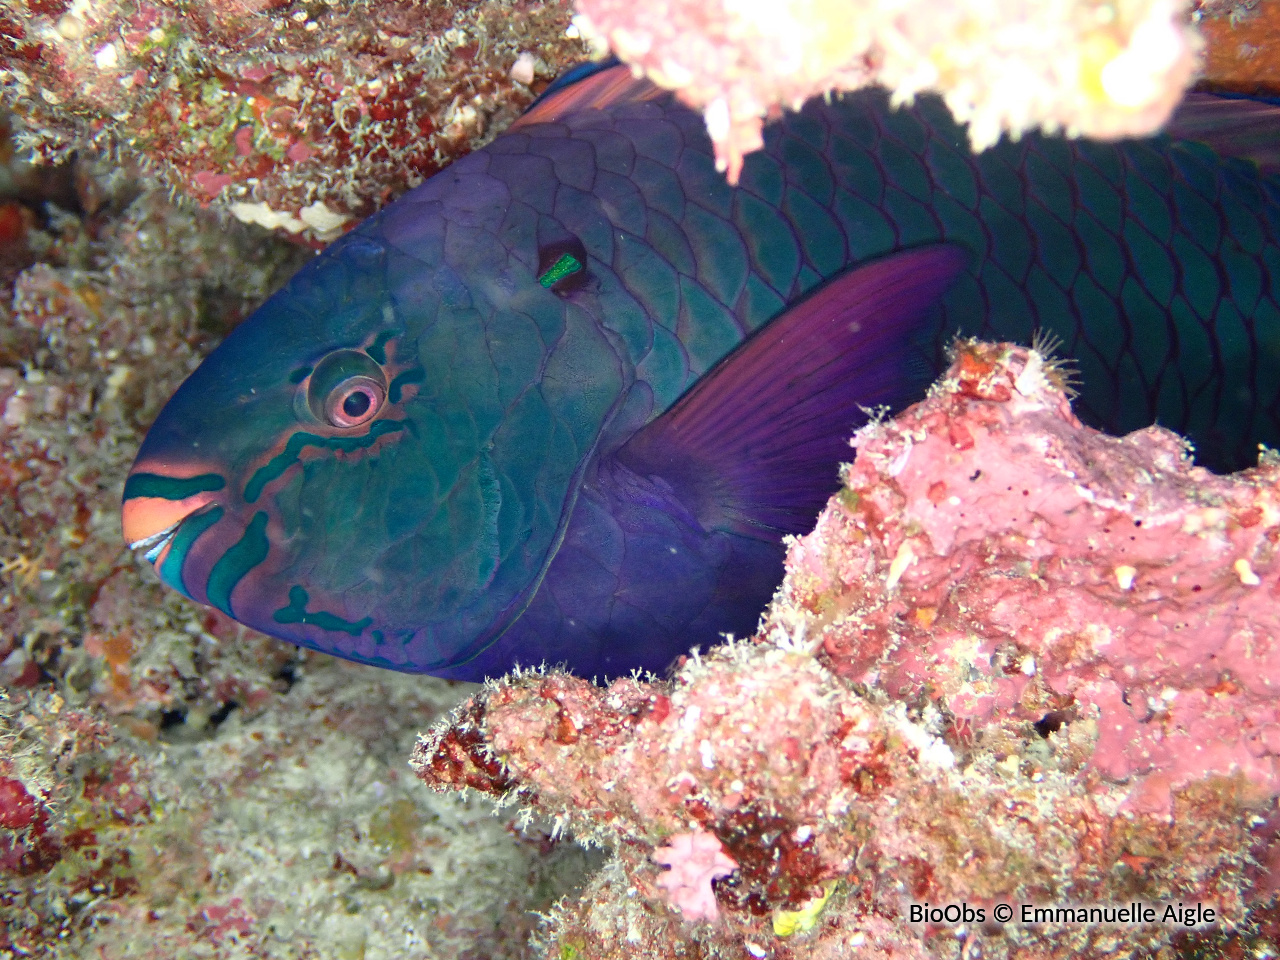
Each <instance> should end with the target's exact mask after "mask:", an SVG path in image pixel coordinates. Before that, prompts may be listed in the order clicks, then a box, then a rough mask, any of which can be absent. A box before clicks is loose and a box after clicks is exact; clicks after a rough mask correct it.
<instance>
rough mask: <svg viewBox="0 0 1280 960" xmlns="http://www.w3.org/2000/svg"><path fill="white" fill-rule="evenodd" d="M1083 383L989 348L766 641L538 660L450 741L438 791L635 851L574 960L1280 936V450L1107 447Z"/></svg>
mask: <svg viewBox="0 0 1280 960" xmlns="http://www.w3.org/2000/svg"><path fill="white" fill-rule="evenodd" d="M1066 380H1067V376H1066V374H1065V373H1064V371H1063V370H1062V369H1061V368H1060V367H1059V365H1057V364H1055V363H1054V362H1053V361H1052V360H1050V359H1048V358H1046V357H1045V356H1044V355H1043V354H1042V353H1040V352H1038V351H1035V350H1029V349H1025V348H1019V347H1012V346H1009V345H990V344H979V343H964V344H960V345H958V347H957V351H956V356H955V361H954V363H953V365H952V366H951V368H950V370H949V371H948V373H947V374H946V375H945V376H944V377H943V379H942V380H940V381H939V382H938V383H937V384H936V385H935V386H934V388H933V389H932V391H931V392H930V395H929V397H928V399H926V400H925V401H923V402H921V403H919V404H917V405H916V406H914V407H912V408H910V409H909V410H907V411H906V412H904V413H903V414H902V415H900V416H898V417H897V418H895V419H893V420H889V421H876V422H873V423H871V424H869V425H868V426H867V427H865V428H863V429H862V430H861V431H860V432H859V433H858V434H857V436H856V437H855V440H854V445H855V446H856V447H857V450H858V454H857V459H856V461H855V463H854V464H853V465H852V466H850V467H849V468H848V469H847V471H846V475H845V484H844V487H843V489H842V490H841V491H840V492H839V494H837V495H836V496H835V497H833V498H832V500H831V501H830V503H829V504H828V506H827V509H826V510H825V512H824V513H823V515H822V517H821V518H820V520H819V522H818V525H817V527H816V529H815V530H814V532H813V533H811V534H810V535H808V536H806V537H803V538H800V539H798V540H796V541H795V542H794V543H793V544H792V545H791V548H790V551H789V555H788V561H787V578H786V580H785V582H784V584H783V587H782V588H781V590H780V592H779V594H778V596H777V598H776V599H775V602H774V604H773V605H772V606H771V608H770V609H769V611H768V612H767V614H766V616H765V620H764V622H763V625H762V627H761V630H760V632H759V634H758V635H757V636H756V637H755V638H753V639H751V640H748V641H735V642H731V643H729V644H727V645H725V646H722V647H719V648H717V649H715V650H713V651H710V652H709V653H708V654H706V655H704V656H698V655H696V654H695V655H693V656H691V657H689V658H687V659H686V660H685V662H684V663H683V664H682V665H681V666H680V667H679V668H678V670H677V672H676V673H675V675H674V676H673V677H672V679H670V680H669V681H665V682H664V681H658V680H652V679H651V680H647V681H646V680H642V679H640V678H630V679H624V680H618V681H616V682H614V683H613V684H612V685H610V686H609V687H608V688H605V689H601V688H597V687H594V686H592V685H591V684H589V683H587V682H585V681H582V680H579V679H577V678H574V677H571V676H566V675H563V674H558V673H554V672H552V673H539V672H526V673H524V674H521V675H518V676H512V677H509V678H507V679H506V680H503V681H501V682H498V683H496V684H491V685H489V686H487V687H485V688H484V689H483V690H482V691H481V692H480V693H478V694H477V695H476V696H475V697H473V698H472V699H471V700H470V701H468V702H467V703H466V704H464V705H462V706H461V707H460V708H459V709H458V711H457V712H456V713H455V714H454V716H453V717H452V718H451V719H450V720H449V721H447V722H445V723H441V724H438V725H437V726H436V727H435V728H434V729H433V730H432V731H431V732H430V733H429V734H427V735H426V736H424V737H423V738H422V739H421V740H420V742H419V744H418V746H417V748H416V749H415V752H414V765H415V767H416V769H417V771H418V774H419V776H420V777H421V778H422V779H423V780H424V781H426V782H427V783H428V784H430V785H431V786H433V787H435V788H436V789H440V790H453V789H469V790H472V791H477V792H480V793H487V794H489V795H491V796H494V797H499V798H503V799H505V800H508V801H510V800H514V801H515V802H517V803H519V804H521V805H523V806H524V807H525V808H526V809H528V810H535V811H538V812H539V813H541V814H545V815H547V816H550V817H554V818H556V820H557V823H558V824H559V825H560V826H561V827H562V828H563V829H567V830H568V831H570V832H571V833H573V834H575V835H576V836H578V837H580V838H581V839H583V840H585V841H587V842H590V843H595V844H601V845H605V846H608V847H610V848H612V849H613V851H614V859H613V860H612V861H611V862H610V864H609V865H608V866H607V867H606V868H605V869H604V870H603V871H601V873H600V874H599V875H597V877H596V878H595V880H594V881H593V883H592V885H591V886H590V887H589V888H588V890H587V891H586V893H585V894H584V895H583V896H582V897H581V898H579V899H576V900H569V901H564V902H562V903H561V904H560V905H558V907H557V909H556V911H555V912H554V914H553V916H552V918H551V920H550V923H549V925H548V927H547V929H546V930H545V931H544V933H543V936H544V941H543V949H544V951H545V955H546V956H559V957H563V956H572V957H582V958H587V957H591V958H597V957H599V958H607V957H621V956H629V955H634V954H635V953H637V952H639V953H643V954H645V955H646V956H655V957H673V958H674V957H686V956H694V955H696V956H704V957H740V956H743V955H744V954H746V955H750V956H753V957H757V958H764V957H793V956H801V955H803V956H806V957H819V958H821V957H843V956H849V955H852V951H853V948H855V947H857V948H859V949H860V952H859V953H858V955H859V956H864V955H865V956H871V957H894V958H907V957H912V958H915V957H961V956H965V957H969V956H983V957H1015V956H1017V957H1028V958H1029V957H1036V958H1067V957H1085V958H1087V957H1104V956H1113V955H1118V954H1121V955H1122V954H1125V953H1126V952H1132V951H1135V950H1138V949H1139V948H1143V949H1146V950H1148V951H1149V952H1158V953H1160V954H1161V955H1163V956H1173V955H1175V954H1174V951H1175V949H1176V950H1177V951H1178V952H1179V953H1181V954H1184V955H1188V954H1193V953H1195V952H1196V951H1197V950H1200V949H1209V946H1208V945H1209V944H1214V945H1216V946H1214V947H1213V948H1212V949H1215V950H1217V949H1226V948H1225V947H1224V944H1228V943H1229V944H1235V945H1236V948H1237V949H1239V945H1240V944H1241V943H1242V942H1243V941H1242V939H1241V937H1242V936H1243V934H1242V933H1241V931H1251V932H1249V933H1248V936H1249V937H1252V938H1253V939H1251V940H1249V941H1248V942H1249V944H1250V946H1249V949H1250V950H1255V951H1258V950H1261V951H1263V952H1264V953H1265V952H1267V951H1271V952H1272V953H1274V950H1275V946H1274V945H1273V944H1271V943H1270V942H1269V941H1265V940H1261V939H1259V937H1261V934H1260V933H1258V931H1259V930H1263V929H1270V928H1271V925H1273V924H1272V922H1271V921H1270V920H1265V918H1267V917H1269V913H1267V912H1266V901H1267V899H1268V898H1269V897H1270V896H1271V893H1272V891H1273V890H1274V889H1275V884H1276V880H1277V875H1276V874H1274V873H1273V872H1272V867H1273V861H1274V859H1275V856H1274V847H1272V846H1271V845H1270V844H1271V840H1272V837H1273V836H1274V833H1275V825H1274V824H1273V823H1272V820H1273V810H1274V805H1275V803H1274V802H1275V797H1276V796H1277V795H1280V780H1277V769H1276V757H1277V755H1280V741H1278V740H1277V738H1276V735H1275V731H1277V730H1280V726H1277V719H1278V714H1277V710H1278V709H1280V703H1278V701H1277V698H1276V695H1275V684H1276V683H1277V681H1278V680H1280V653H1277V650H1276V648H1275V644H1274V642H1273V640H1272V638H1273V637H1274V636H1275V635H1277V633H1278V631H1277V626H1278V624H1277V622H1276V618H1277V616H1278V615H1280V614H1277V612H1276V603H1275V596H1276V594H1277V593H1280V558H1277V556H1276V546H1275V545H1276V543H1277V542H1280V460H1278V459H1277V458H1276V456H1275V455H1273V454H1270V453H1265V454H1264V456H1263V458H1262V463H1261V464H1260V465H1259V466H1258V467H1257V468H1255V469H1253V470H1249V471H1246V472H1244V473H1242V474H1239V475H1235V476H1230V477H1218V476H1214V475H1212V474H1210V473H1208V472H1207V471H1205V470H1204V469H1202V468H1198V467H1195V466H1193V464H1192V462H1191V460H1190V458H1189V456H1188V455H1187V450H1186V447H1185V444H1184V443H1183V442H1182V441H1181V440H1180V439H1179V438H1178V437H1176V436H1175V435H1173V434H1171V433H1169V432H1168V431H1165V430H1163V429H1161V428H1158V427H1152V428H1148V429H1145V430H1141V431H1138V432H1136V433H1134V434H1131V435H1129V436H1127V437H1123V438H1114V437H1108V436H1106V435H1103V434H1100V433H1098V432H1096V431H1094V430H1091V429H1089V428H1086V427H1084V426H1083V425H1081V424H1080V423H1079V421H1078V420H1076V418H1075V417H1074V416H1073V414H1072V412H1071V409H1070V404H1069V398H1068V387H1069V384H1068V383H1067V382H1066ZM697 838H705V839H702V840H698V839H697ZM695 843H697V845H698V850H699V851H701V852H702V854H703V857H704V862H703V863H702V867H703V869H704V871H705V868H706V867H707V866H708V865H709V864H708V863H707V862H705V860H706V855H707V854H712V855H714V853H716V852H717V851H719V852H721V855H722V856H724V857H725V861H724V862H723V863H721V864H720V865H719V866H722V867H725V868H728V864H729V863H730V862H732V863H733V864H734V867H733V868H732V872H730V873H728V875H726V876H724V877H723V878H721V879H716V880H714V881H713V883H712V886H713V889H714V895H715V899H716V901H717V908H716V909H715V910H714V911H713V910H710V909H707V908H706V906H705V905H699V906H698V907H696V908H692V909H691V908H690V906H689V905H687V904H685V903H683V902H682V901H681V900H680V899H677V898H673V897H672V896H671V894H670V892H669V890H668V889H666V888H669V887H671V886H673V885H674V884H673V882H672V881H671V880H670V879H668V877H667V875H665V874H664V872H663V871H662V869H661V868H660V867H659V865H658V864H659V862H661V863H669V862H672V861H673V860H675V861H677V862H685V861H689V862H692V861H694V860H695V859H696V856H695V851H694V844H695ZM685 848H687V849H685ZM693 872H694V873H698V872H699V871H696V870H695V871H693ZM717 872H718V871H717ZM709 879H711V877H710V876H709V875H707V874H706V873H705V872H703V873H702V875H701V876H699V877H697V878H696V879H695V880H693V881H691V883H689V884H683V883H681V884H679V889H681V890H684V891H689V890H690V889H691V888H692V889H696V886H697V884H699V883H701V882H702V881H704V880H709ZM1135 904H1137V906H1135ZM1254 904H1259V905H1260V906H1261V908H1262V912H1261V913H1260V915H1259V916H1260V917H1261V918H1263V920H1259V921H1257V922H1256V923H1255V919H1254V918H1253V917H1251V916H1250V909H1251V907H1252V906H1253V905H1254ZM1002 906H1007V907H1009V908H1010V909H1011V911H1012V915H1011V916H1004V915H1003V913H1002V911H1001V908H1002ZM1037 907H1039V908H1041V909H1044V908H1055V909H1056V908H1066V910H1067V912H1062V911H1059V912H1056V913H1054V912H1051V913H1049V914H1041V915H1038V916H1037V915H1036V913H1035V908H1037ZM1079 907H1087V908H1094V909H1096V910H1098V911H1101V910H1103V909H1110V910H1111V911H1112V913H1111V915H1110V919H1109V921H1108V920H1107V919H1105V918H1106V914H1103V913H1096V914H1093V915H1091V914H1089V913H1087V912H1086V913H1085V914H1084V915H1077V914H1076V912H1075V910H1076V908H1079ZM1121 908H1124V909H1126V910H1128V911H1129V912H1128V913H1126V914H1123V915H1117V914H1116V912H1115V911H1117V910H1119V909H1121ZM1135 911H1136V917H1137V919H1136V920H1135V919H1134V917H1135V913H1134V912H1135ZM1148 911H1152V912H1148ZM1209 911H1211V912H1209ZM1126 918H1127V919H1126ZM1264 920H1265V922H1263V921H1264ZM1207 924H1213V925H1215V929H1214V931H1213V932H1211V933H1210V932H1205V929H1204V928H1205V927H1206V925H1207ZM1250 924H1255V926H1250ZM1188 931H1191V932H1188Z"/></svg>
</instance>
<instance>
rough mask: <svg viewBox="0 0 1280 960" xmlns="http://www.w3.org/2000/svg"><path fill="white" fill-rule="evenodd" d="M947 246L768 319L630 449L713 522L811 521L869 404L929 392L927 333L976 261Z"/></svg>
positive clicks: (749, 525) (806, 525)
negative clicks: (923, 352) (924, 351)
mask: <svg viewBox="0 0 1280 960" xmlns="http://www.w3.org/2000/svg"><path fill="white" fill-rule="evenodd" d="M966 261H967V255H966V254H965V253H964V252H963V251H962V250H961V249H959V248H957V247H954V246H949V245H946V244H935V245H932V246H928V247H921V248H918V249H914V250H907V251H904V252H901V253H897V254H893V255H892V256H889V257H885V258H884V259H882V260H877V261H875V262H873V263H870V264H865V265H863V266H859V267H856V268H854V269H852V270H849V271H847V272H846V273H843V274H841V275H840V276H838V277H836V278H835V279H834V280H832V281H831V282H829V283H827V284H826V285H825V286H823V287H821V288H820V289H818V290H817V291H816V292H815V293H813V294H811V295H810V296H808V297H807V298H805V299H804V300H801V301H800V302H799V303H797V304H794V305H793V306H791V307H790V308H788V309H787V310H786V312H785V313H783V314H782V315H781V316H780V317H778V318H777V319H776V320H773V321H772V322H770V323H768V324H766V325H765V326H764V327H763V328H762V329H760V330H759V331H757V332H756V333H755V334H753V335H752V336H751V337H750V338H749V339H748V340H747V341H746V342H744V343H743V344H741V345H740V346H739V347H738V348H737V349H735V350H734V351H733V352H732V353H731V354H729V356H727V357H726V358H725V359H724V360H722V361H720V363H719V364H718V365H716V366H715V367H714V368H712V369H711V370H710V371H709V372H708V373H706V374H705V375H704V376H703V377H702V378H701V379H700V380H699V381H698V382H697V383H696V384H694V386H693V387H692V388H691V389H690V390H689V392H688V393H686V394H685V395H684V396H683V397H682V398H681V399H680V400H678V401H677V402H676V404H675V405H674V406H673V407H671V409H670V410H668V411H667V412H666V413H664V414H663V415H662V416H661V417H659V418H658V419H656V420H655V421H653V422H652V423H650V424H649V425H648V426H646V427H645V428H644V429H643V430H641V431H640V432H639V433H637V434H636V435H635V436H634V437H633V438H632V439H631V440H630V441H628V442H627V444H626V445H625V446H623V447H622V449H621V450H620V451H619V452H618V458H619V460H620V461H621V462H622V463H623V464H624V465H626V466H627V467H628V468H630V469H631V470H633V471H635V472H636V473H638V474H640V475H642V476H650V477H659V478H661V479H662V480H664V481H665V482H666V483H667V484H669V485H670V486H671V488H672V489H673V490H674V491H675V492H676V494H677V496H679V497H680V498H681V500H682V502H684V503H685V504H686V505H687V506H688V508H689V509H690V511H691V512H692V513H693V514H694V515H695V516H696V517H697V518H698V520H699V523H701V524H702V526H703V527H704V528H719V529H730V530H733V531H735V532H737V533H741V534H744V535H747V536H752V537H755V538H758V539H776V538H777V537H778V536H780V535H781V534H784V533H799V532H804V531H807V530H809V529H810V528H811V527H812V526H813V522H814V519H815V518H816V517H817V515H818V512H819V511H820V510H821V509H822V505H823V504H824V503H825V502H826V500H827V498H828V497H829V496H830V495H831V494H832V493H833V492H835V490H836V489H837V487H838V486H839V478H838V476H837V471H836V466H837V464H839V463H840V462H841V461H849V460H852V459H853V451H852V450H851V449H850V447H849V437H850V435H851V434H852V432H853V430H854V428H855V427H857V426H859V425H860V424H861V423H863V422H865V420H866V416H865V414H863V413H862V410H861V408H863V407H871V406H876V405H880V404H887V405H891V406H892V405H898V404H901V403H903V402H904V401H906V400H909V399H912V394H914V393H916V392H918V391H919V389H920V386H921V382H920V378H919V377H915V376H912V375H911V371H910V369H909V367H910V359H911V356H912V354H913V352H914V350H915V340H916V334H917V332H918V331H919V329H920V327H921V326H922V324H924V323H925V321H927V320H929V319H930V318H931V317H932V315H933V308H934V307H935V306H936V305H937V304H938V303H939V301H940V300H941V299H942V297H943V295H944V294H945V293H946V292H947V290H948V289H949V288H950V287H951V285H952V283H953V282H954V281H955V279H956V278H957V277H958V276H959V275H960V273H961V272H962V271H963V270H964V267H965V264H966Z"/></svg>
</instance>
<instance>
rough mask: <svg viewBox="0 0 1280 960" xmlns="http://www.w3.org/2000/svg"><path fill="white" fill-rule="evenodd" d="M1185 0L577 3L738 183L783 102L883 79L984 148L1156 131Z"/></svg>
mask: <svg viewBox="0 0 1280 960" xmlns="http://www.w3.org/2000/svg"><path fill="white" fill-rule="evenodd" d="M1188 7H1189V4H1188V3H1186V2H1180V0H1120V2H1116V3H1107V4H1097V3H1094V2H1092V0H1079V2H1075V0H1071V2H1061V3H1042V2H1027V0H996V2H992V0H943V2H940V0H856V2H847V0H779V2H775V3H768V4H763V3H733V2H728V0H670V2H664V3H635V2H633V0H579V2H578V9H579V11H580V14H579V17H578V18H577V19H576V21H575V23H576V24H577V26H578V27H579V29H581V30H582V31H583V33H584V34H585V35H586V36H588V37H590V38H591V39H592V40H593V41H594V42H595V43H596V44H597V46H598V47H599V48H601V49H603V48H606V47H608V48H610V49H612V50H613V51H614V52H615V53H616V54H617V55H618V56H619V57H621V58H622V59H623V60H624V61H626V62H628V63H630V64H632V65H633V66H634V67H635V69H637V70H638V71H642V72H644V73H645V74H647V75H648V76H649V77H650V78H651V79H653V80H654V81H655V82H657V83H658V84H660V85H661V86H665V87H669V88H672V89H675V90H678V91H679V92H680V95H681V97H683V98H684V99H685V100H687V101H688V102H689V103H690V104H691V105H693V106H696V107H697V108H699V109H701V110H704V111H705V115H706V120H707V127H708V129H709V131H710V132H711V136H712V139H713V140H715V142H716V155H717V160H718V163H719V164H720V165H721V166H722V168H727V169H728V172H729V177H730V179H731V180H736V178H737V170H738V168H739V167H740V165H741V163H742V156H743V154H744V153H748V152H750V151H751V150H753V149H756V148H757V147H758V146H759V145H760V137H761V122H762V120H763V119H764V118H765V117H766V116H767V115H768V114H770V113H771V112H776V110H777V109H778V108H780V107H784V108H791V109H797V108H798V107H799V105H800V104H801V103H802V102H803V101H804V100H806V99H808V98H809V97H812V96H816V95H818V94H829V93H831V92H832V91H836V90H854V89H857V88H859V87H863V86H866V85H868V84H872V83H877V84H881V85H883V86H886V87H888V88H889V89H891V90H893V91H894V95H895V97H896V98H897V99H899V100H909V99H910V98H911V97H913V96H914V95H915V94H917V93H919V92H921V91H924V90H934V91H937V92H939V93H941V94H942V95H943V96H944V97H945V98H946V100H947V103H948V105H949V106H950V107H951V109H952V111H953V112H954V113H955V114H956V117H957V118H958V119H959V120H960V121H962V122H968V123H969V124H970V130H969V132H970V138H971V139H972V141H973V144H974V146H975V147H976V148H978V149H981V148H983V147H985V146H988V145H990V144H992V143H994V142H995V140H996V139H997V138H998V137H999V135H1000V133H1001V131H1008V132H1010V133H1012V134H1013V135H1014V136H1017V135H1019V134H1020V133H1021V132H1023V131H1025V130H1028V129H1031V128H1035V127H1045V128H1047V129H1051V130H1056V129H1066V130H1067V131H1068V132H1070V133H1083V134H1087V135H1090V136H1094V137H1122V136H1131V135H1139V134H1145V133H1150V132H1152V131H1153V130H1155V129H1157V128H1158V127H1159V126H1160V124H1162V123H1163V122H1164V120H1165V119H1166V118H1167V117H1168V116H1169V113H1170V111H1171V110H1172V109H1173V107H1174V106H1175V105H1176V104H1177V102H1178V100H1179V99H1180V98H1181V96H1182V91H1183V89H1184V88H1185V87H1186V85H1187V84H1188V83H1189V82H1190V81H1191V80H1192V78H1193V76H1194V74H1195V72H1196V68H1197V61H1198V51H1199V48H1200V41H1199V38H1198V37H1197V35H1196V33H1195V32H1194V30H1193V29H1192V28H1191V27H1190V25H1189V24H1188V22H1187V14H1188Z"/></svg>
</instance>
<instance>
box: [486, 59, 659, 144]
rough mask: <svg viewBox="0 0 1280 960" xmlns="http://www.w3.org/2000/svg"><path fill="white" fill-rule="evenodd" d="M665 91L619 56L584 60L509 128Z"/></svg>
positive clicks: (543, 121)
mask: <svg viewBox="0 0 1280 960" xmlns="http://www.w3.org/2000/svg"><path fill="white" fill-rule="evenodd" d="M665 93H666V91H665V90H663V89H662V88H661V87H659V86H658V85H657V84H655V83H653V81H651V80H645V79H644V78H642V77H635V76H633V75H632V73H631V69H630V68H629V67H626V66H623V65H622V64H620V63H618V62H617V61H616V60H613V61H612V62H609V61H606V62H604V63H600V64H595V63H589V64H583V65H581V66H578V67H574V68H573V69H572V70H570V71H569V72H568V73H566V74H564V75H562V76H560V77H558V78H557V79H556V81H555V82H554V83H552V84H551V86H550V87H548V88H547V89H546V91H544V92H543V94H542V96H540V97H539V98H538V99H537V100H535V101H534V102H533V105H532V106H530V107H529V109H528V110H526V111H525V112H524V113H523V114H522V115H521V116H520V118H519V119H518V120H516V122H515V123H513V124H512V125H511V126H510V127H509V128H508V129H510V130H519V129H520V128H521V127H522V126H526V125H528V124H531V123H552V122H554V121H556V120H559V119H560V118H561V117H563V116H565V115H566V114H568V113H571V112H574V111H578V110H590V109H593V108H596V109H598V108H602V107H608V106H612V105H613V104H616V103H623V102H625V101H629V100H630V101H636V100H653V99H655V98H657V97H660V96H662V95H663V94H665Z"/></svg>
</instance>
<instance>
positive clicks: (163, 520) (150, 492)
mask: <svg viewBox="0 0 1280 960" xmlns="http://www.w3.org/2000/svg"><path fill="white" fill-rule="evenodd" d="M225 486H226V480H225V479H224V478H223V477H222V475H221V474H218V473H198V474H194V475H191V476H174V475H173V474H171V473H168V472H164V473H162V472H159V471H158V470H155V469H153V468H151V467H150V466H149V465H148V464H145V463H142V462H139V463H137V464H135V465H134V468H133V470H132V471H130V473H129V478H128V480H126V481H125V485H124V498H123V504H122V506H121V526H122V527H123V530H124V540H125V543H127V544H128V545H129V549H131V550H141V551H143V556H144V557H145V558H146V560H147V561H148V562H149V563H152V564H155V563H157V562H159V561H160V560H161V559H162V554H163V553H164V552H165V550H166V548H167V547H168V546H169V545H170V544H171V543H172V542H173V538H174V537H175V536H176V535H177V533H178V528H179V527H181V526H182V524H183V522H184V521H186V520H188V519H190V518H192V517H194V516H196V515H198V514H203V513H207V512H208V510H209V508H210V506H211V505H214V504H216V503H217V501H218V499H219V497H218V492H219V491H220V490H222V489H223V488H224V487H225Z"/></svg>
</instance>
